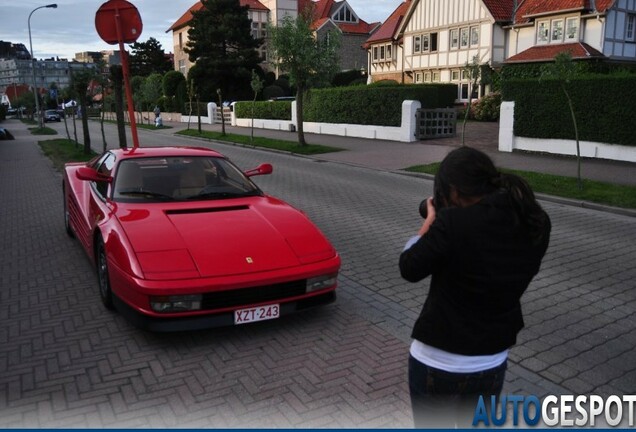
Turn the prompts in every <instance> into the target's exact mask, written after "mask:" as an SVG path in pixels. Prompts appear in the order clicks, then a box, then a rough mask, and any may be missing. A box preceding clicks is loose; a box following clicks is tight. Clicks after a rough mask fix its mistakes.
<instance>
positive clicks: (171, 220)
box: [116, 197, 335, 279]
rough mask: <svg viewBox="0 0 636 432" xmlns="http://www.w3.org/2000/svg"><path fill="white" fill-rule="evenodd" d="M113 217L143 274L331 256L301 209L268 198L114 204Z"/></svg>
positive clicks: (270, 266)
mask: <svg viewBox="0 0 636 432" xmlns="http://www.w3.org/2000/svg"><path fill="white" fill-rule="evenodd" d="M116 217H117V218H118V220H119V222H120V224H121V226H122V227H123V230H124V232H125V234H126V236H127V238H128V240H129V241H130V243H131V246H132V248H133V250H134V252H135V254H136V256H137V259H138V260H139V263H140V265H141V267H142V270H143V272H144V275H145V276H146V277H147V278H149V279H163V278H173V277H193V276H195V275H197V273H198V276H201V277H212V276H226V275H233V274H246V273H253V272H261V271H269V270H275V269H281V268H286V267H293V266H297V265H301V264H308V263H313V262H317V261H322V260H325V259H329V258H331V257H333V256H334V255H335V250H334V249H333V247H332V246H331V244H330V243H329V242H328V241H327V239H326V238H325V237H324V236H323V235H322V233H321V232H320V231H319V230H318V229H317V228H316V227H315V226H314V225H313V223H312V222H311V221H309V219H308V218H307V217H306V216H305V215H304V214H303V213H301V212H299V211H298V210H296V209H294V208H293V207H290V206H289V205H287V204H285V203H283V202H282V201H279V200H276V199H274V198H271V197H251V198H245V199H239V200H232V201H231V202H228V201H224V202H220V201H207V202H197V203H168V204H145V205H143V207H142V206H141V205H139V204H119V205H118V206H117V208H116ZM179 275H181V276H179Z"/></svg>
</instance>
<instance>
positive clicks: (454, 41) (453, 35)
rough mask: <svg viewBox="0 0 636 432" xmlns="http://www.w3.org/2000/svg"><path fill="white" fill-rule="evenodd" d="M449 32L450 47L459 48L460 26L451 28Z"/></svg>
mask: <svg viewBox="0 0 636 432" xmlns="http://www.w3.org/2000/svg"><path fill="white" fill-rule="evenodd" d="M449 34H450V43H449V46H450V48H451V49H458V48H459V29H458V28H455V29H451V30H450V32H449Z"/></svg>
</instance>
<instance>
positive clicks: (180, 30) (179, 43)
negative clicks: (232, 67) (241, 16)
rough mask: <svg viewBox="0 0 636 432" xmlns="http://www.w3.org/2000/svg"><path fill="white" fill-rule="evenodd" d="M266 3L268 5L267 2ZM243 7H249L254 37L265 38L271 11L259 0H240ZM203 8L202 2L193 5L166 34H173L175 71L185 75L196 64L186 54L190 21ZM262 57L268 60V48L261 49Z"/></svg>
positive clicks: (248, 12)
mask: <svg viewBox="0 0 636 432" xmlns="http://www.w3.org/2000/svg"><path fill="white" fill-rule="evenodd" d="M266 3H268V2H267V1H266ZM240 4H241V6H247V7H249V9H248V11H247V14H248V16H249V18H250V20H251V21H252V36H253V37H254V38H261V37H265V36H266V33H267V23H268V22H269V14H270V9H268V8H267V7H266V6H265V5H264V4H263V3H261V2H260V1H258V0H240ZM202 8H203V3H201V2H200V1H198V2H196V3H195V4H194V5H192V6H191V7H190V8H189V9H188V10H187V11H185V13H184V14H183V15H181V17H180V18H179V19H178V20H177V21H175V22H174V24H172V26H170V28H169V29H168V30H166V33H168V32H170V31H171V32H172V44H173V52H174V57H173V59H174V69H175V70H177V71H179V72H181V73H182V74H184V75H187V74H188V71H189V70H190V68H191V67H192V65H193V64H194V63H192V62H191V61H190V60H189V58H188V54H187V53H186V52H185V48H186V45H187V43H188V30H189V29H190V26H189V24H190V21H191V20H192V12H196V11H199V10H201V9H202ZM260 50H261V52H260V54H261V57H262V58H264V59H266V58H267V48H266V46H265V45H263V46H262V47H261V49H260Z"/></svg>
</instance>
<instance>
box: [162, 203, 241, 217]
mask: <svg viewBox="0 0 636 432" xmlns="http://www.w3.org/2000/svg"><path fill="white" fill-rule="evenodd" d="M247 209H249V207H248V206H246V205H240V206H226V207H209V208H190V209H178V210H166V214H168V215H174V214H195V213H218V212H226V211H239V210H247Z"/></svg>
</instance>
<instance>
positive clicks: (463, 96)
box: [459, 83, 468, 100]
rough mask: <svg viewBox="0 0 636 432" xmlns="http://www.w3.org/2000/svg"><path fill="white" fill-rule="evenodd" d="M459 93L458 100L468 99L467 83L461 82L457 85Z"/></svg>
mask: <svg viewBox="0 0 636 432" xmlns="http://www.w3.org/2000/svg"><path fill="white" fill-rule="evenodd" d="M459 93H460V95H459V99H460V100H468V83H462V84H461V85H460V86H459Z"/></svg>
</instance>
